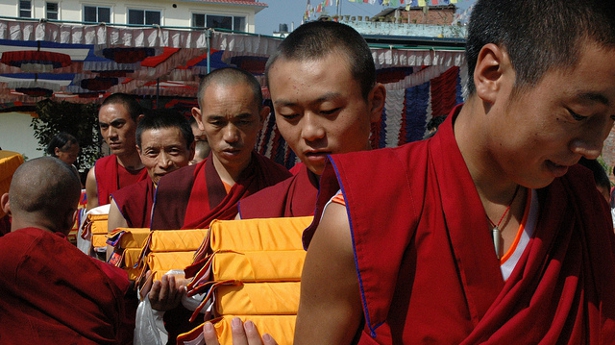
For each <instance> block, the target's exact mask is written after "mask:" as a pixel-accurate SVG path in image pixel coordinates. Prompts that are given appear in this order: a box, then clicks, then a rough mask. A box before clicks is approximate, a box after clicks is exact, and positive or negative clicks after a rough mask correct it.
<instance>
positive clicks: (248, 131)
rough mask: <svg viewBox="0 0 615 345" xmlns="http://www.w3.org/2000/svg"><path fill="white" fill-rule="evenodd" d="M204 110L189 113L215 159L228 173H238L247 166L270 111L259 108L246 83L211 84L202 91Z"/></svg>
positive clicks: (197, 109)
mask: <svg viewBox="0 0 615 345" xmlns="http://www.w3.org/2000/svg"><path fill="white" fill-rule="evenodd" d="M199 103H200V104H202V105H203V108H200V109H199V108H193V109H192V114H193V116H194V117H195V119H196V120H197V123H198V124H199V128H200V129H202V130H204V131H205V134H206V135H207V142H208V143H209V146H210V148H211V153H212V155H213V156H214V159H215V161H214V163H216V161H217V163H216V164H218V163H220V164H221V165H223V166H224V168H225V169H226V170H227V171H229V172H231V171H232V172H234V173H239V172H241V171H242V170H243V169H244V168H245V167H246V166H247V165H248V163H250V159H251V154H252V150H253V149H254V146H255V145H256V138H257V135H258V132H259V131H260V129H261V126H262V119H263V118H264V116H265V115H266V114H267V113H268V112H269V108H268V107H263V108H261V107H260V104H258V101H257V100H256V99H255V97H254V95H253V92H252V89H251V88H250V86H249V85H246V84H245V83H241V82H239V83H232V84H224V85H222V84H219V83H215V82H214V83H211V84H210V85H209V86H207V88H205V90H203V95H202V101H201V102H199Z"/></svg>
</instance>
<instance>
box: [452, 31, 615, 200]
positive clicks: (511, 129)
mask: <svg viewBox="0 0 615 345" xmlns="http://www.w3.org/2000/svg"><path fill="white" fill-rule="evenodd" d="M489 49H490V48H488V46H485V47H483V51H485V52H487V53H486V54H482V52H483V51H481V54H482V55H481V57H482V56H485V59H487V61H489V60H488V59H489V56H500V55H501V56H503V58H501V59H500V61H503V62H502V63H500V66H501V68H499V69H498V70H501V71H504V72H503V73H502V74H501V75H498V78H497V79H495V78H490V76H491V75H493V70H494V69H493V68H490V67H489V65H486V66H485V68H484V69H481V68H478V67H477V69H476V71H475V72H474V76H475V78H474V79H475V80H477V82H476V85H477V94H479V96H480V97H481V98H482V100H483V104H487V105H488V108H487V109H488V112H487V114H486V116H484V118H483V119H482V120H481V121H480V122H479V123H476V125H477V126H481V127H483V128H482V134H481V135H480V136H474V137H473V138H472V140H473V141H474V142H473V143H472V144H473V145H472V147H473V150H470V151H469V152H468V153H467V154H466V155H465V156H464V158H466V160H468V159H469V160H470V164H469V166H470V167H484V168H483V169H484V170H483V171H484V172H489V173H492V172H493V173H495V174H496V176H499V179H500V180H502V179H509V180H512V181H513V182H515V183H517V184H521V185H523V186H526V187H529V188H542V187H545V186H547V185H548V184H550V183H551V182H552V181H553V180H554V179H555V178H557V177H560V176H563V175H564V174H566V172H567V171H568V168H569V167H570V166H572V165H575V164H576V163H577V162H578V161H579V159H580V158H581V157H585V158H587V159H596V158H597V157H598V156H599V155H600V153H601V151H602V145H603V142H604V140H605V139H606V137H607V136H608V135H609V133H610V131H611V129H612V128H613V120H614V118H615V50H613V49H606V48H598V47H597V46H596V45H594V44H590V43H584V44H583V45H582V46H581V47H580V49H579V51H580V59H579V61H578V63H577V65H576V66H574V67H572V68H568V69H563V68H557V67H555V68H552V69H551V70H549V71H547V72H546V73H545V75H544V76H543V77H542V79H541V80H540V81H539V82H538V83H537V84H536V85H535V86H528V87H526V88H523V89H520V90H519V91H518V92H519V93H518V94H517V95H514V94H513V90H514V89H513V87H514V82H515V75H514V73H515V72H514V70H513V69H512V68H510V67H509V66H510V63H509V60H508V58H507V55H505V54H495V53H490V52H489V51H488V50H489ZM491 51H495V52H496V53H497V52H498V50H497V49H496V50H494V49H492V50H491ZM480 62H481V61H479V63H480ZM477 66H478V65H477ZM481 66H482V65H481ZM481 71H485V72H484V73H482V72H481ZM479 145H480V146H479ZM476 158H478V159H481V160H482V161H480V162H479V164H474V162H476V160H475V159H476Z"/></svg>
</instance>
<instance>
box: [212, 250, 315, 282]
mask: <svg viewBox="0 0 615 345" xmlns="http://www.w3.org/2000/svg"><path fill="white" fill-rule="evenodd" d="M304 261H305V251H304V250H303V249H301V250H285V251H268V252H263V251H257V252H244V253H235V252H220V253H215V254H214V256H213V259H212V266H211V272H212V280H214V281H225V280H240V281H243V282H262V281H269V282H271V281H288V282H292V281H297V282H298V281H300V280H301V270H302V269H303V262H304Z"/></svg>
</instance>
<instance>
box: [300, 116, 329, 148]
mask: <svg viewBox="0 0 615 345" xmlns="http://www.w3.org/2000/svg"><path fill="white" fill-rule="evenodd" d="M301 137H302V138H303V139H304V140H305V141H308V142H309V141H316V140H318V139H322V138H324V137H325V129H324V127H323V126H322V123H321V119H319V117H318V115H316V114H313V113H310V112H307V113H306V114H305V115H304V116H303V129H302V130H301Z"/></svg>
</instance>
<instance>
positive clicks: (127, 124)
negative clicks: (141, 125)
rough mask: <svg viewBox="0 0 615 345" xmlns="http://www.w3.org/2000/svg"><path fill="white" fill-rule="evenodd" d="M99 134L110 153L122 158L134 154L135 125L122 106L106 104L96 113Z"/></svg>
mask: <svg viewBox="0 0 615 345" xmlns="http://www.w3.org/2000/svg"><path fill="white" fill-rule="evenodd" d="M98 126H99V128H100V134H101V135H102V137H103V139H104V140H105V142H106V143H107V145H109V148H110V149H111V153H113V154H115V155H118V156H122V155H124V154H130V153H132V152H134V149H135V145H136V138H135V132H136V131H137V123H136V122H135V121H134V120H133V119H132V118H131V117H130V114H129V113H128V110H127V109H126V107H124V105H122V104H118V103H115V104H107V105H105V106H102V107H101V108H100V110H99V111H98Z"/></svg>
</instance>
